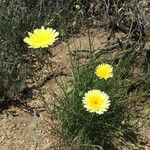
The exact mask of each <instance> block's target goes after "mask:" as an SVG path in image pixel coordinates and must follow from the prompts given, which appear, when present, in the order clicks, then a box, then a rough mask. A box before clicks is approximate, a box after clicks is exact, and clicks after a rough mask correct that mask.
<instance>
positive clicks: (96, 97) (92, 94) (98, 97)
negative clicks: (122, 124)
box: [82, 90, 110, 114]
mask: <svg viewBox="0 0 150 150" xmlns="http://www.w3.org/2000/svg"><path fill="white" fill-rule="evenodd" d="M82 102H83V105H84V108H86V110H87V111H89V112H95V113H97V114H103V113H104V112H105V111H107V110H108V108H109V105H110V101H109V96H108V95H107V94H106V93H104V92H102V91H100V90H90V91H88V92H87V93H85V96H84V98H83V100H82Z"/></svg>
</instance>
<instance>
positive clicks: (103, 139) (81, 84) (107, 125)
mask: <svg viewBox="0 0 150 150" xmlns="http://www.w3.org/2000/svg"><path fill="white" fill-rule="evenodd" d="M132 56H133V55H130V54H126V55H125V56H124V57H123V58H122V61H120V62H119V63H117V64H116V63H115V62H113V61H109V62H108V63H109V64H110V63H111V64H112V66H113V67H114V76H113V78H110V79H108V80H104V79H101V80H100V79H99V78H98V77H97V76H96V75H95V69H96V67H97V65H99V64H100V63H101V62H99V61H93V60H91V61H90V62H89V63H88V64H86V65H84V66H83V67H81V68H80V69H79V68H78V67H79V66H76V67H75V66H74V67H73V68H74V69H73V72H74V80H73V83H72V85H71V86H70V87H69V88H68V89H65V88H63V91H64V97H63V98H62V99H61V100H59V101H58V103H59V104H58V105H59V107H56V109H55V111H56V112H55V113H56V114H58V120H59V123H60V126H59V127H60V129H59V130H60V131H61V134H63V137H64V139H65V140H66V141H67V142H68V143H72V145H73V147H72V148H74V149H80V150H81V149H82V148H83V147H82V145H83V144H87V143H88V144H94V145H100V146H103V147H104V148H105V149H107V146H108V145H111V144H112V143H113V142H114V143H115V140H116V139H117V136H118V135H120V134H121V133H122V132H123V130H124V129H125V128H126V126H125V125H124V124H123V123H122V122H124V121H125V119H127V118H126V117H127V109H128V101H127V99H128V96H129V95H128V94H129V93H128V89H129V87H130V86H131V83H132V82H131V78H132V76H131V75H130V74H127V71H128V70H129V69H130V67H131V64H132V60H133V57H132ZM105 62H107V61H106V60H105ZM125 62H126V63H125ZM92 89H97V90H101V91H104V92H105V93H107V94H108V95H109V97H110V103H111V105H110V109H108V111H107V112H105V113H104V114H102V115H98V114H96V113H90V112H88V111H86V109H85V108H84V107H83V103H82V100H83V97H84V94H85V93H86V92H87V91H89V90H92ZM57 108H58V109H57ZM74 145H75V146H77V147H76V148H75V147H74ZM83 149H84V148H83ZM85 149H86V150H87V149H88V148H87V147H86V148H85Z"/></svg>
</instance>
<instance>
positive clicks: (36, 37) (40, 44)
mask: <svg viewBox="0 0 150 150" xmlns="http://www.w3.org/2000/svg"><path fill="white" fill-rule="evenodd" d="M28 35H29V37H26V38H24V39H23V41H24V42H25V43H27V44H28V45H29V48H44V47H48V46H49V45H52V44H53V43H54V42H55V41H56V40H57V39H58V38H57V36H58V35H59V33H58V32H56V30H54V29H52V28H47V29H45V28H44V27H43V26H42V27H41V29H35V30H34V31H33V33H31V32H28Z"/></svg>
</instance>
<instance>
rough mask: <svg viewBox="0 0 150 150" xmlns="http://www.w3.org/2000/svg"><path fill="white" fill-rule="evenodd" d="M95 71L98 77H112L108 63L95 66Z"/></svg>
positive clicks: (111, 69)
mask: <svg viewBox="0 0 150 150" xmlns="http://www.w3.org/2000/svg"><path fill="white" fill-rule="evenodd" d="M95 73H96V75H97V76H98V77H99V78H100V79H102V78H104V79H105V80H107V79H108V78H111V77H113V67H112V66H111V65H109V64H100V65H98V66H97V68H96V71H95Z"/></svg>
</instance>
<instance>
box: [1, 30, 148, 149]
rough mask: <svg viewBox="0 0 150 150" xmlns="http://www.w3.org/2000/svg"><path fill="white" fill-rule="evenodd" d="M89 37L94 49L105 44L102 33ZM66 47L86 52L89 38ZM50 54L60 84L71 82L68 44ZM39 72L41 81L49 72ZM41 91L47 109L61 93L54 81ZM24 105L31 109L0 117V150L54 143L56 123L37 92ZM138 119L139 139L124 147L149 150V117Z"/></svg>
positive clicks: (81, 36) (44, 146) (82, 35)
mask: <svg viewBox="0 0 150 150" xmlns="http://www.w3.org/2000/svg"><path fill="white" fill-rule="evenodd" d="M90 35H91V37H92V38H91V39H92V42H93V44H92V45H94V49H96V48H103V47H105V45H106V43H107V42H108V41H107V38H108V33H107V32H106V31H105V30H104V29H100V30H98V29H91V30H90ZM120 35H121V34H117V35H116V36H117V37H118V38H119V37H120ZM121 36H122V35H121ZM68 43H69V47H70V50H71V51H76V50H80V49H81V50H87V49H89V38H88V35H87V33H86V32H84V33H80V34H78V35H75V37H72V38H70V39H69V40H68ZM52 53H53V57H52V62H53V68H54V71H55V72H60V71H63V72H65V75H63V74H62V75H61V79H62V82H64V83H67V82H69V80H71V78H72V73H71V69H70V57H69V53H68V44H67V43H65V42H61V43H60V44H58V46H56V47H55V48H54V49H53V51H52ZM86 60H87V59H86V58H85V57H84V58H82V59H81V62H82V63H83V62H85V61H86ZM41 71H42V72H43V73H42V76H43V77H44V76H45V75H46V74H48V73H50V72H51V71H50V69H49V68H48V67H47V66H45V67H43V68H42V70H41ZM57 78H59V77H57ZM40 90H41V91H42V92H44V100H45V102H46V103H47V104H48V105H49V106H50V103H51V101H52V99H53V94H54V93H60V89H59V87H58V85H57V84H56V82H55V81H54V79H53V78H52V79H50V80H49V81H47V82H46V83H45V84H44V86H42V87H41V88H40ZM52 90H53V92H52ZM27 105H28V106H30V109H27V108H19V107H15V106H11V107H10V108H9V109H8V110H5V111H3V112H2V113H1V114H0V150H38V148H37V147H36V142H37V137H38V140H39V143H40V146H39V147H40V150H48V149H49V146H53V145H54V143H55V142H56V140H57V139H56V137H54V136H53V135H51V134H50V132H49V130H51V129H50V126H49V122H51V123H52V122H54V121H55V120H54V119H53V118H51V116H50V115H48V113H47V112H46V108H45V105H44V103H43V101H42V100H41V97H40V96H38V95H37V94H36V91H34V96H33V97H32V98H31V99H29V100H28V102H27ZM139 105H140V108H141V107H142V104H141V103H140V104H139ZM146 106H147V105H146ZM138 108H139V107H138ZM34 109H35V110H36V112H38V114H39V115H38V116H36V117H35V115H34V112H33V110H34ZM143 111H144V110H143V107H142V109H141V110H139V114H141V115H142V114H143ZM142 116H143V115H142ZM140 118H141V123H142V125H141V128H140V131H139V135H140V136H138V139H137V140H136V141H135V140H134V142H132V141H130V140H129V141H128V142H127V145H131V146H132V145H133V149H134V150H149V149H150V142H149V141H150V130H149V129H150V128H149V125H148V124H149V122H148V123H145V125H143V122H145V121H146V120H147V121H148V116H146V120H145V119H143V120H142V117H140ZM143 118H144V117H143ZM35 125H37V126H38V131H37V132H38V133H36V130H35ZM121 149H124V150H128V148H127V147H124V148H120V150H121ZM60 150H63V149H60Z"/></svg>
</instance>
